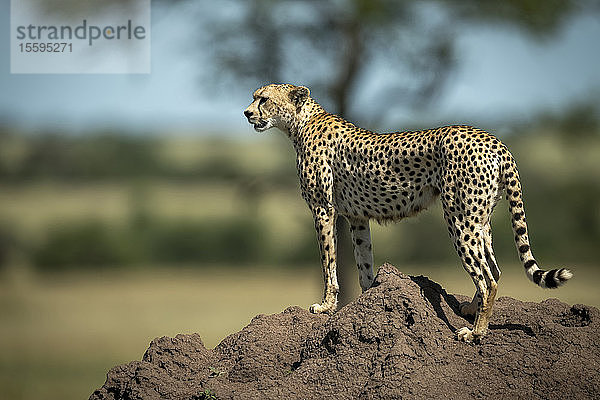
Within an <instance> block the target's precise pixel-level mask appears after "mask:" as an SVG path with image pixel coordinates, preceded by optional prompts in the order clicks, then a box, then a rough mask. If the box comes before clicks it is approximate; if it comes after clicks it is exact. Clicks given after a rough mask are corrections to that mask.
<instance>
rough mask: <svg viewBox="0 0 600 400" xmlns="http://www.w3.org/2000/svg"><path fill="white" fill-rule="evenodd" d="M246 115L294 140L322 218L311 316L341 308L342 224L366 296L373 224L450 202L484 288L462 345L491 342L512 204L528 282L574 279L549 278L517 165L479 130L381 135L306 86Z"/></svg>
mask: <svg viewBox="0 0 600 400" xmlns="http://www.w3.org/2000/svg"><path fill="white" fill-rule="evenodd" d="M253 97H254V100H253V102H252V103H251V104H250V105H249V106H248V108H247V109H246V110H245V111H244V115H245V116H246V118H247V119H248V121H249V122H250V123H251V124H253V125H254V129H255V130H256V131H259V132H262V131H264V130H267V129H270V128H272V127H276V128H279V129H280V130H281V131H283V132H284V133H285V134H286V135H287V136H288V137H289V138H290V140H291V141H292V143H293V146H294V149H295V151H296V165H297V169H298V176H299V178H300V187H301V192H302V197H303V198H304V200H305V201H306V203H307V204H308V207H309V208H310V210H311V212H312V215H313V217H314V222H315V228H316V230H317V238H318V244H319V250H320V254H321V265H322V268H323V277H324V281H325V288H324V294H323V300H322V301H321V303H318V304H313V305H312V306H311V307H310V311H311V312H315V313H331V312H334V311H335V310H336V308H337V294H338V289H339V287H338V282H337V274H336V251H335V249H336V234H335V220H336V217H337V216H344V217H345V218H346V219H347V220H348V222H349V224H350V232H351V236H352V243H353V246H354V257H355V259H356V264H357V267H358V273H359V282H360V286H361V288H362V290H363V291H365V290H367V289H368V288H369V287H370V286H371V284H372V283H373V252H372V245H371V234H370V228H369V221H370V220H375V221H378V222H387V221H399V220H401V219H403V218H406V217H410V216H413V215H415V214H417V213H418V212H420V211H421V210H424V209H426V208H427V207H428V206H429V205H430V204H431V203H432V202H433V201H435V200H436V199H439V200H440V201H441V203H442V209H443V214H444V219H445V221H446V224H447V226H448V232H449V235H450V239H451V240H452V243H453V245H454V248H455V250H456V252H457V254H458V256H459V258H460V260H461V262H462V266H463V268H464V269H465V271H466V272H467V273H468V274H469V276H470V277H471V279H472V280H473V283H474V284H475V287H476V292H475V295H474V296H473V300H472V301H471V302H467V303H464V304H462V305H461V308H460V310H461V312H462V313H463V314H464V315H466V316H473V317H474V319H475V322H474V327H473V329H470V328H467V327H464V328H461V329H458V330H457V331H456V337H457V338H458V339H459V340H461V341H465V342H477V341H479V339H480V338H481V337H482V336H483V335H485V334H486V333H487V328H488V321H489V319H490V316H491V313H492V307H493V305H494V300H495V298H496V291H497V287H498V280H499V279H500V269H499V268H498V264H497V263H496V259H495V257H494V251H493V248H492V234H491V227H490V217H491V214H492V211H493V209H494V206H495V205H496V203H497V202H498V200H499V199H500V198H501V197H502V196H503V195H504V196H505V197H506V199H507V201H508V207H509V211H510V214H511V220H512V227H513V232H514V234H515V243H516V246H517V250H518V254H519V258H520V260H521V263H522V264H523V267H524V269H525V273H526V274H527V277H528V278H529V279H530V280H531V281H532V282H533V283H535V284H536V285H538V286H540V287H542V288H556V287H558V286H560V285H562V284H563V283H565V282H566V281H567V280H568V279H570V278H571V277H572V274H571V272H570V271H569V270H567V269H565V268H559V269H552V270H549V271H546V270H542V269H540V268H539V267H538V263H537V261H536V260H535V258H534V257H533V254H532V251H531V247H530V243H529V232H528V229H527V224H526V221H525V209H524V207H523V195H522V191H521V182H520V179H519V172H518V170H517V165H516V162H515V160H514V158H513V156H512V154H511V153H510V152H509V150H508V149H507V148H506V146H505V145H504V144H503V143H502V142H500V141H499V140H498V139H497V138H496V137H495V136H493V135H491V134H490V133H488V132H485V131H483V130H480V129H477V128H474V127H471V126H463V125H456V126H445V127H441V128H436V129H428V130H422V131H414V132H408V131H407V132H394V133H386V134H377V133H374V132H371V131H368V130H366V129H362V128H359V127H357V126H355V125H353V124H352V123H350V122H348V121H345V120H344V119H342V118H341V117H339V116H336V115H333V114H330V113H327V112H326V111H325V110H324V109H323V107H321V106H320V105H319V104H317V103H316V102H315V101H314V100H313V99H312V98H311V97H310V91H309V90H308V88H306V87H304V86H294V85H289V84H277V85H267V86H264V87H262V88H260V89H258V90H256V91H255V92H254V96H253Z"/></svg>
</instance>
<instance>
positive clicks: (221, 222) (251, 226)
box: [145, 218, 269, 264]
mask: <svg viewBox="0 0 600 400" xmlns="http://www.w3.org/2000/svg"><path fill="white" fill-rule="evenodd" d="M145 236H146V240H147V243H148V246H147V250H148V251H149V256H150V259H151V261H154V262H165V263H180V262H182V263H189V262H201V263H234V264H247V263H252V262H257V261H265V260H266V259H268V258H269V254H268V252H266V245H267V241H268V238H266V237H265V236H264V230H263V229H262V228H261V225H260V223H259V222H258V221H257V220H256V219H252V218H220V219H209V220H202V221H180V222H172V221H171V222H167V223H161V224H155V225H154V226H153V227H151V228H150V230H149V231H148V232H146V233H145Z"/></svg>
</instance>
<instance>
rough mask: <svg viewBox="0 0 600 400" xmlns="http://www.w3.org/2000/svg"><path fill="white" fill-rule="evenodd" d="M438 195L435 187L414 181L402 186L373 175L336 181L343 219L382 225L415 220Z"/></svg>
mask: <svg viewBox="0 0 600 400" xmlns="http://www.w3.org/2000/svg"><path fill="white" fill-rule="evenodd" d="M361 175H362V176H361ZM402 185H404V186H402ZM417 186H418V187H419V188H418V190H417V189H416V187H417ZM438 194H439V190H438V189H437V188H435V187H433V186H429V185H428V186H422V185H421V186H419V185H416V184H415V183H414V182H410V181H408V182H404V183H402V184H401V185H398V184H395V183H389V182H386V181H384V180H383V179H381V178H380V177H378V176H377V177H376V176H372V175H371V174H369V176H366V175H363V174H356V173H355V174H343V176H342V177H340V178H339V179H335V180H334V200H335V205H336V209H337V210H338V212H339V213H340V214H341V215H345V216H353V217H363V218H369V219H375V220H377V221H380V222H385V221H398V220H400V219H402V218H405V217H410V216H413V215H415V214H417V213H418V212H419V211H421V210H424V209H426V208H427V207H429V205H431V203H432V202H433V201H434V200H435V198H436V197H437V195H438Z"/></svg>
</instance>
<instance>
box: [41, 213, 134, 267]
mask: <svg viewBox="0 0 600 400" xmlns="http://www.w3.org/2000/svg"><path fill="white" fill-rule="evenodd" d="M122 239H123V233H122V232H120V231H117V230H115V229H114V228H111V227H109V226H107V225H106V224H104V223H102V222H100V221H92V220H90V221H79V222H74V223H68V224H64V225H60V226H56V227H54V228H51V229H50V230H49V232H48V234H47V238H46V240H45V241H44V242H43V243H42V244H41V245H40V246H39V247H38V248H37V249H35V250H34V252H33V261H34V263H35V264H36V265H37V266H39V267H42V268H51V269H57V268H58V269H61V268H72V267H98V266H105V265H117V264H124V263H128V262H130V261H131V259H130V257H128V255H127V251H126V250H127V247H126V245H125V243H123V242H122Z"/></svg>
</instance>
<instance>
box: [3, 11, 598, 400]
mask: <svg viewBox="0 0 600 400" xmlns="http://www.w3.org/2000/svg"><path fill="white" fill-rule="evenodd" d="M130 1H133V0H126V1H123V0H121V1H120V3H121V4H124V5H125V6H126V5H127V4H128V2H130ZM103 3H111V2H110V1H109V2H103ZM1 7H2V16H3V17H2V18H3V21H4V24H3V26H4V27H5V28H3V32H4V33H3V35H2V40H1V41H0V48H1V49H2V63H1V65H0V88H1V90H0V393H2V395H1V397H2V398H6V399H39V398H43V399H80V398H86V397H87V396H89V394H91V392H92V391H93V390H94V389H95V388H96V387H99V386H100V385H102V383H103V382H104V379H105V374H106V371H107V370H108V369H109V368H111V367H112V366H114V365H116V364H119V363H124V362H127V361H129V360H133V359H140V358H141V356H142V354H143V352H144V350H145V349H146V347H147V345H148V343H149V341H150V340H152V339H153V338H154V337H157V336H163V335H175V334H177V333H191V332H198V333H199V334H200V335H201V336H202V338H203V340H204V341H205V344H206V346H208V347H212V346H214V345H216V344H217V343H218V342H219V341H220V340H221V339H223V338H224V337H225V336H226V335H228V334H230V333H232V332H235V331H237V330H239V329H240V328H241V327H243V326H244V325H246V324H247V323H248V322H249V321H250V319H251V318H252V316H254V315H256V314H260V313H275V312H279V311H281V310H283V309H284V308H285V307H287V306H290V305H300V306H302V307H307V306H308V305H309V304H312V303H313V302H315V301H316V300H318V299H319V298H320V295H321V285H322V282H321V276H320V275H321V272H320V266H319V256H318V253H317V245H316V239H315V233H314V231H313V223H312V219H311V215H310V212H309V211H308V208H307V207H306V205H305V204H304V202H303V200H302V199H301V197H300V192H299V188H298V181H297V177H296V172H295V162H294V153H293V149H292V147H291V144H290V143H289V142H288V140H287V139H286V138H284V136H283V135H281V134H280V132H277V131H275V130H274V131H270V132H266V133H263V134H257V133H255V132H254V131H253V130H252V129H251V127H250V126H249V125H248V124H247V122H246V121H245V119H244V117H243V115H242V111H243V110H244V108H245V107H246V106H247V104H248V103H249V102H250V101H251V94H252V91H253V90H255V89H256V88H257V87H259V86H262V85H263V84H266V83H270V82H291V83H295V84H304V85H307V86H309V87H310V88H311V93H312V96H313V97H314V98H315V99H317V100H318V101H319V102H320V103H321V104H323V105H324V106H325V107H326V108H327V109H328V110H329V111H331V112H336V113H340V114H342V115H343V116H344V117H345V118H346V119H349V120H351V121H353V122H355V123H357V124H359V125H361V126H364V127H367V128H370V129H372V130H378V131H386V132H389V131H398V130H406V129H420V128H428V127H434V126H441V125H448V124H455V123H466V124H472V125H476V126H478V127H480V128H483V129H486V130H489V131H490V132H493V133H494V134H496V135H497V136H498V137H500V138H501V139H502V140H503V141H504V142H505V143H507V144H508V146H509V148H510V149H511V150H512V152H513V154H514V155H515V157H516V159H517V161H518V164H519V167H520V170H521V179H522V183H523V187H524V196H525V207H526V211H527V217H528V223H529V228H530V231H531V240H532V248H533V250H534V253H535V255H536V257H537V258H538V259H539V261H540V262H541V263H542V265H544V266H548V267H554V266H568V267H569V268H571V270H572V271H573V272H574V278H573V279H572V281H570V282H569V284H568V285H566V286H565V287H564V288H561V289H560V290H558V291H543V290H541V289H539V288H537V287H535V286H534V285H533V284H531V283H529V282H528V281H527V279H526V277H525V274H524V273H523V270H522V267H521V266H520V265H519V263H518V257H517V253H516V250H515V246H514V242H513V238H512V236H513V235H512V232H511V229H510V220H509V217H508V214H507V210H506V208H507V206H506V202H505V201H501V202H500V203H499V205H498V207H497V208H496V212H495V215H494V247H495V250H496V254H497V259H498V262H499V264H500V267H501V269H502V271H503V275H502V279H501V282H500V289H499V290H500V295H501V296H502V295H508V296H513V297H516V298H519V299H523V300H535V301H539V300H541V299H544V298H547V297H558V298H560V299H561V300H563V301H565V302H569V303H586V304H590V305H594V306H599V305H600V291H598V285H599V284H600V278H599V274H598V266H599V261H598V256H599V248H598V245H599V243H600V103H599V100H600V72H599V71H600V52H598V51H597V47H598V39H600V19H599V18H600V6H599V5H598V2H596V1H592V0H590V1H585V0H560V1H559V0H551V1H548V0H511V1H504V2H496V1H481V0H461V1H458V0H457V1H454V0H425V1H419V2H416V1H400V0H398V1H392V0H372V1H367V0H333V1H323V2H316V1H308V0H306V1H304V0H296V1H276V0H256V1H246V0H228V1H219V2H213V1H197V0H196V1H192V0H178V1H153V2H152V32H151V36H152V72H151V74H148V75H19V74H10V68H9V58H8V54H9V51H8V47H9V34H8V26H9V25H10V23H9V14H10V12H9V11H10V7H9V2H8V1H5V2H3V3H2V5H1ZM81 7H99V6H98V4H96V3H92V2H77V1H71V0H44V1H40V9H43V10H44V12H49V13H62V14H64V15H65V18H68V16H69V13H70V12H72V10H74V9H77V8H81ZM90 10H92V9H90ZM36 11H38V10H36ZM90 12H91V11H90ZM11 34H12V33H11ZM339 227H340V234H339V236H340V237H339V239H340V245H339V247H340V252H341V253H342V254H341V256H340V258H341V260H340V263H341V264H342V265H340V267H339V268H340V275H341V276H340V280H341V285H342V301H343V302H347V301H349V299H352V298H353V297H355V296H356V295H357V294H358V291H359V287H358V281H357V276H356V273H355V267H354V263H353V260H352V256H351V251H350V250H349V248H350V244H349V239H348V235H347V234H345V233H344V232H345V229H347V227H345V224H344V223H343V221H339ZM372 234H373V241H374V250H375V259H376V264H377V265H379V264H381V263H382V262H386V261H389V262H391V263H392V264H394V265H396V266H397V267H398V268H399V269H400V270H401V271H403V272H406V273H410V274H423V275H427V276H429V277H430V278H432V279H434V280H436V281H437V282H439V283H441V284H442V285H443V286H444V287H445V288H446V289H447V290H448V291H449V292H451V293H460V294H465V295H471V294H472V292H473V285H472V283H471V280H470V278H469V277H468V276H467V275H466V274H465V273H464V272H463V270H462V267H461V265H460V263H459V260H458V258H457V257H456V255H455V254H454V251H453V248H452V246H451V243H450V241H449V239H448V237H447V233H446V228H445V226H444V222H443V220H442V218H441V210H440V207H439V206H438V205H436V206H434V207H432V208H431V209H430V210H428V211H426V212H424V213H422V214H421V215H420V216H418V217H417V218H413V219H409V220H405V221H402V222H401V223H399V224H396V225H389V226H383V227H382V226H379V225H376V224H373V227H372Z"/></svg>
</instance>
